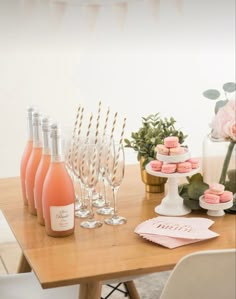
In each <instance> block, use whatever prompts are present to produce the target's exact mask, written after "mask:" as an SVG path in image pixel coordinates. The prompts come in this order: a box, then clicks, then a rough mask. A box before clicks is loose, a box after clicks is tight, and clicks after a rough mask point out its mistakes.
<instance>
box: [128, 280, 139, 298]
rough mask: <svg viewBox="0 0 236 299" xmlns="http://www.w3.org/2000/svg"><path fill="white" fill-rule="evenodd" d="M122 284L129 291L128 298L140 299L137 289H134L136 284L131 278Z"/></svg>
mask: <svg viewBox="0 0 236 299" xmlns="http://www.w3.org/2000/svg"><path fill="white" fill-rule="evenodd" d="M124 285H125V287H126V289H127V291H128V293H129V298H130V299H140V297H139V294H138V291H137V289H136V286H135V284H134V282H133V280H131V281H126V282H124Z"/></svg>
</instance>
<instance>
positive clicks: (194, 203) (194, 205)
mask: <svg viewBox="0 0 236 299" xmlns="http://www.w3.org/2000/svg"><path fill="white" fill-rule="evenodd" d="M184 204H185V205H186V206H187V207H188V208H190V209H191V210H201V209H202V208H201V207H200V205H199V201H198V200H194V199H189V198H184Z"/></svg>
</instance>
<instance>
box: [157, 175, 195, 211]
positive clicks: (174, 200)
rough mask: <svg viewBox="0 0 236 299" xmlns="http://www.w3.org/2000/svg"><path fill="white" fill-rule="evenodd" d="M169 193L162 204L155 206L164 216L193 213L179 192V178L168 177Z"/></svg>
mask: <svg viewBox="0 0 236 299" xmlns="http://www.w3.org/2000/svg"><path fill="white" fill-rule="evenodd" d="M167 183H168V193H167V195H166V196H165V197H164V198H163V199H162V201H161V204H160V205H158V206H157V207H155V212H156V213H158V214H160V215H164V216H183V215H186V214H189V213H191V210H190V209H189V208H187V207H186V206H185V205H184V203H183V198H182V197H181V196H179V194H178V184H177V178H168V181H167Z"/></svg>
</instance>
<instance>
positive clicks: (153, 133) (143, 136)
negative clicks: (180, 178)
mask: <svg viewBox="0 0 236 299" xmlns="http://www.w3.org/2000/svg"><path fill="white" fill-rule="evenodd" d="M175 124H176V120H175V119H174V118H173V117H170V118H169V119H168V118H166V117H165V118H163V119H162V118H161V117H160V114H159V113H156V114H150V115H148V116H146V117H142V127H141V128H139V130H138V131H137V132H132V133H131V139H130V140H129V139H127V138H125V139H124V143H125V147H127V148H132V149H133V150H134V151H136V152H137V160H138V161H140V159H141V158H144V162H143V165H142V166H143V167H145V165H146V164H147V163H149V162H150V161H151V160H154V159H156V152H155V147H156V145H157V144H163V142H164V139H165V138H166V137H168V136H177V137H178V138H179V142H180V144H182V143H183V142H184V140H185V138H186V137H187V135H184V134H183V132H182V131H180V130H177V129H176V128H175Z"/></svg>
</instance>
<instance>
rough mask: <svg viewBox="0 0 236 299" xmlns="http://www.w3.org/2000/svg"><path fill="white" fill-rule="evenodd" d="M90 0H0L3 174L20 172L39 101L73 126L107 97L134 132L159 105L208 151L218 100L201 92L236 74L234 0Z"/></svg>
mask: <svg viewBox="0 0 236 299" xmlns="http://www.w3.org/2000/svg"><path fill="white" fill-rule="evenodd" d="M87 2H90V4H91V3H93V5H87V4H86V1H85V0H84V1H79V0H71V1H69V0H67V1H65V0H64V1H63V0H60V1H59V0H58V1H49V0H42V1H40V0H27V1H26V0H25V1H20V0H19V1H17V0H8V1H4V0H0V103H1V109H0V130H1V131H0V132H1V147H0V149H1V152H0V165H1V166H0V177H8V176H17V175H19V162H20V158H21V154H22V151H23V148H24V145H25V141H26V107H27V106H28V105H30V104H35V105H37V106H38V107H39V108H40V110H41V111H42V113H44V114H48V115H50V116H51V117H52V118H54V119H56V120H58V121H61V122H62V124H64V125H67V124H72V123H73V121H74V117H75V113H76V108H77V106H78V105H79V104H82V105H84V106H85V108H86V111H87V112H90V111H96V109H97V105H98V101H99V100H101V101H102V108H103V112H104V111H105V110H106V108H107V106H110V108H111V111H112V113H114V112H116V111H118V113H119V116H120V118H119V121H120V122H121V120H122V118H123V117H124V116H126V117H127V126H126V131H125V137H128V138H129V137H130V134H131V132H132V131H136V130H137V129H138V128H139V126H140V124H141V117H142V116H146V115H148V114H150V113H157V112H160V113H161V115H162V116H163V117H165V116H167V117H169V116H173V117H174V118H175V119H176V120H177V127H178V128H181V129H182V130H183V131H184V132H185V133H186V134H188V135H189V137H188V139H187V140H186V143H187V144H188V146H189V147H190V149H191V152H192V155H201V151H202V141H203V138H204V136H205V134H206V133H207V132H208V130H209V129H208V124H209V122H210V120H211V117H212V116H213V106H214V103H212V102H210V101H209V100H206V99H204V98H203V97H202V92H203V91H204V90H205V89H208V88H221V86H222V85H223V83H225V82H228V81H235V7H234V5H235V3H234V1H233V0H225V1H220V0H215V1H213V0H205V1H203V0H202V1H194V0H186V1H185V0H160V1H158V0H146V1H145V0H143V1H142V0H136V1H135V0H130V1H125V0H123V1H111V0H110V1H108V0H106V1H105V0H103V1H102V0H100V1H99V0H97V1H91V0H90V1H87ZM120 2H122V3H121V4H120ZM94 3H95V4H94ZM120 126H121V123H120ZM126 155H127V162H128V163H134V162H136V155H135V153H134V152H133V151H132V150H130V149H129V150H127V152H126Z"/></svg>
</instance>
